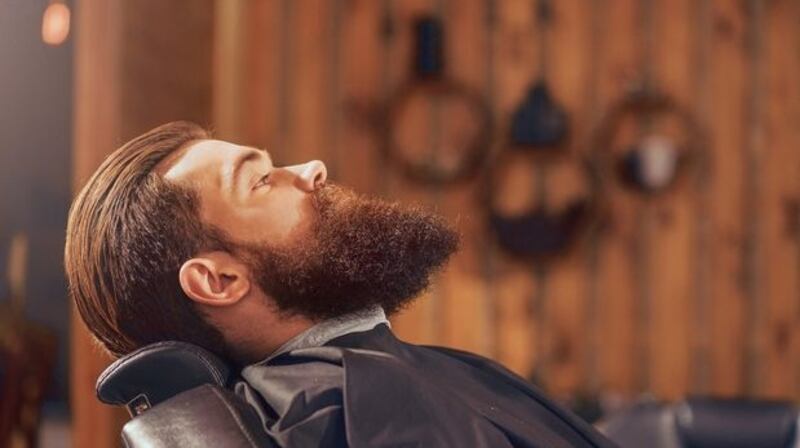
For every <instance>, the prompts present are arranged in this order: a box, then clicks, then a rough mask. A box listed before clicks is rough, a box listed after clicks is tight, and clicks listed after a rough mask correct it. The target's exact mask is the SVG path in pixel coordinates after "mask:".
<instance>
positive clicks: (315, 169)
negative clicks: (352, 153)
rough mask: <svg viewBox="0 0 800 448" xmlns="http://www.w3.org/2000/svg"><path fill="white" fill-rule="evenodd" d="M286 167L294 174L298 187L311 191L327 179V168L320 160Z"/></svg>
mask: <svg viewBox="0 0 800 448" xmlns="http://www.w3.org/2000/svg"><path fill="white" fill-rule="evenodd" d="M286 169H288V170H289V171H291V172H293V173H294V174H295V176H297V177H296V179H295V182H297V185H298V187H299V188H300V189H302V190H304V191H307V192H312V191H314V190H316V189H317V188H319V187H321V186H322V185H323V184H324V183H325V181H326V180H327V179H328V169H327V168H326V167H325V164H324V163H322V161H321V160H312V161H310V162H307V163H303V164H300V165H292V166H287V167H286Z"/></svg>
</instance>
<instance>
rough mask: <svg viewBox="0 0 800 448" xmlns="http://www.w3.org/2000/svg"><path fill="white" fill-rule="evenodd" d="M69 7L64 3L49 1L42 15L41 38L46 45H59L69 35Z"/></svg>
mask: <svg viewBox="0 0 800 448" xmlns="http://www.w3.org/2000/svg"><path fill="white" fill-rule="evenodd" d="M69 15H70V14H69V8H68V7H67V5H65V4H64V3H51V4H50V5H49V6H48V7H47V9H45V11H44V16H43V17H42V40H43V41H44V43H46V44H48V45H53V46H56V45H61V44H62V43H64V41H65V40H67V36H69Z"/></svg>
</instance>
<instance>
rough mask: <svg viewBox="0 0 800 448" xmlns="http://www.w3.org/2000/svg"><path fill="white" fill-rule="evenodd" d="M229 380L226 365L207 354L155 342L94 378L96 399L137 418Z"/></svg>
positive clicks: (172, 343) (178, 344)
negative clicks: (198, 389) (199, 388)
mask: <svg viewBox="0 0 800 448" xmlns="http://www.w3.org/2000/svg"><path fill="white" fill-rule="evenodd" d="M229 377H230V369H229V368H228V366H227V365H226V364H225V363H224V362H222V361H221V360H220V359H219V358H217V357H216V356H215V355H214V354H212V353H211V352H208V351H206V350H204V349H202V348H200V347H197V346H195V345H192V344H187V343H184V342H176V341H164V342H157V343H155V344H150V345H147V346H145V347H142V348H140V349H139V350H136V351H134V352H133V353H130V354H128V355H127V356H124V357H122V358H120V359H118V360H117V361H116V362H114V363H113V364H111V365H110V366H109V367H108V368H107V369H106V370H105V371H104V372H103V373H102V374H101V375H100V377H99V378H98V379H97V398H98V399H100V401H102V402H103V403H106V404H111V405H118V406H128V410H129V411H130V412H131V415H138V414H140V413H141V412H142V411H144V410H146V409H149V408H150V407H153V406H156V405H157V404H159V403H161V402H162V401H164V400H166V399H168V398H171V397H173V396H174V395H177V394H179V393H181V392H184V391H187V390H190V389H193V388H195V387H197V386H200V385H202V384H215V385H218V386H220V387H225V386H226V385H227V384H228V380H229V379H230V378H229ZM134 400H136V401H134ZM137 408H138V410H137Z"/></svg>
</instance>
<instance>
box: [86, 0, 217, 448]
mask: <svg viewBox="0 0 800 448" xmlns="http://www.w3.org/2000/svg"><path fill="white" fill-rule="evenodd" d="M212 18H213V3H212V1H211V0H203V1H196V0H181V1H172V2H162V1H160V0H144V1H140V0H137V1H135V2H106V1H104V0H83V1H81V2H80V4H79V5H78V10H77V20H76V30H77V36H76V39H77V40H76V45H75V48H76V62H75V132H74V139H75V140H74V147H75V149H74V152H73V160H74V162H73V180H74V181H73V188H74V190H75V191H76V192H77V191H78V190H79V189H80V188H81V187H82V186H83V184H84V183H85V182H86V181H87V180H88V178H89V177H90V176H91V174H92V173H93V172H94V170H95V169H96V168H97V167H98V166H99V165H100V163H101V162H102V160H103V159H104V158H105V157H106V156H107V155H108V154H109V153H111V152H112V151H113V150H115V149H116V148H117V147H119V145H120V144H122V143H123V142H124V141H127V140H128V139H130V138H132V137H133V136H135V135H138V134H141V133H143V132H145V131H147V130H148V129H150V128H152V127H154V126H156V125H159V124H162V123H164V122H167V121H173V120H179V119H187V120H194V121H196V122H198V123H201V124H204V125H206V124H210V123H211V122H212V118H211V103H212V102H211V92H212V89H211V85H212V76H211V61H212V55H213V52H212V48H211V45H212V42H213V38H212V35H211V31H212V30H213V26H212ZM71 334H72V341H71V354H70V364H71V375H72V377H71V397H70V401H71V406H72V446H75V447H89V448H94V447H98V448H99V447H102V448H106V447H113V446H121V439H120V430H121V428H122V424H123V423H124V422H125V421H127V420H128V414H127V412H126V411H125V410H123V409H120V408H113V407H111V406H107V405H103V404H101V403H100V402H99V401H98V400H97V398H96V396H97V394H96V392H95V383H96V381H97V377H98V375H99V374H100V373H101V372H102V371H103V369H105V367H107V366H108V365H109V364H110V363H111V362H112V359H111V358H110V357H109V356H107V355H106V354H105V353H104V352H103V351H102V349H101V348H100V345H99V344H98V343H97V342H96V341H95V340H94V339H93V338H92V336H91V335H90V334H89V332H88V331H87V330H86V328H85V326H84V324H83V322H82V320H81V319H80V317H79V316H78V314H77V311H75V312H73V317H72V332H71Z"/></svg>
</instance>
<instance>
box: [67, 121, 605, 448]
mask: <svg viewBox="0 0 800 448" xmlns="http://www.w3.org/2000/svg"><path fill="white" fill-rule="evenodd" d="M457 245H458V237H457V234H456V233H455V232H454V231H453V230H452V229H451V228H450V227H449V226H448V225H447V224H446V223H445V222H444V221H443V220H442V219H441V218H440V217H438V216H435V215H433V214H431V213H429V212H426V211H424V210H422V209H419V208H412V207H404V206H401V205H399V204H394V203H389V202H385V201H381V200H378V199H372V198H366V197H362V196H359V195H356V194H355V193H353V192H351V191H349V190H347V189H344V188H342V187H338V186H335V185H331V184H330V183H327V182H326V170H325V166H324V165H323V164H322V162H319V161H312V162H308V163H305V164H302V165H293V166H286V167H276V166H274V165H273V163H272V161H271V159H270V157H269V154H268V153H267V152H266V151H263V150H258V149H255V148H250V147H245V146H239V145H235V144H232V143H228V142H224V141H219V140H213V139H212V138H211V136H210V135H209V134H208V133H207V132H206V131H204V130H203V129H201V128H200V127H198V126H196V125H194V124H192V123H187V122H176V123H169V124H166V125H163V126H161V127H159V128H156V129H154V130H152V131H150V132H147V133H146V134H144V135H142V136H140V137H137V138H136V139H134V140H132V141H130V142H129V143H127V144H126V145H124V146H123V147H122V148H120V149H119V150H117V151H116V152H114V153H113V154H112V155H111V156H109V158H108V159H107V160H106V161H105V162H104V163H103V164H102V165H101V166H100V168H99V169H98V170H97V172H96V173H95V174H94V176H93V177H92V178H91V179H90V180H89V182H88V183H87V185H86V186H85V187H84V189H83V190H82V191H81V192H80V194H79V195H78V196H77V198H76V199H75V202H74V204H73V206H72V210H71V212H70V217H69V223H68V228H67V244H66V251H65V262H66V271H67V276H68V280H69V285H70V292H71V295H72V297H73V298H74V301H75V304H76V305H77V308H78V311H79V312H80V315H81V316H82V318H83V319H84V321H85V322H86V324H87V326H88V327H89V329H90V330H91V331H92V333H93V334H94V335H95V336H96V337H97V339H98V340H99V341H100V342H101V343H102V344H103V345H104V346H105V348H106V349H108V351H110V352H111V353H112V354H114V355H116V356H121V355H124V354H126V353H129V352H131V351H133V350H135V349H137V348H139V347H141V346H143V345H146V344H150V343H153V342H157V341H161V340H180V341H185V342H189V343H193V344H196V345H199V346H202V347H204V348H206V349H208V350H211V351H212V352H215V353H216V354H218V355H220V356H222V357H224V358H226V359H228V360H229V361H231V362H232V363H235V364H237V365H239V366H242V370H241V377H242V381H240V382H239V383H238V384H237V385H236V387H235V389H236V392H237V394H239V395H240V396H241V397H242V398H243V399H245V400H246V401H247V402H248V403H250V404H251V405H252V406H253V408H254V409H255V410H256V412H257V413H258V414H259V416H260V417H261V420H262V422H263V425H264V430H265V431H266V432H267V433H268V434H269V435H270V436H271V437H272V438H273V439H274V440H275V441H276V442H277V443H278V444H280V445H281V446H346V445H349V446H356V447H360V446H425V447H429V446H431V447H438V446H447V447H456V446H457V447H467V446H469V447H504V446H531V447H533V446H537V447H539V446H542V447H544V446H546V447H567V446H610V443H609V442H607V441H606V440H605V439H604V438H603V437H602V436H600V435H599V434H598V433H597V432H595V431H594V430H593V429H592V428H591V427H590V426H589V425H587V424H585V423H583V422H582V421H580V420H579V419H577V418H576V417H574V416H573V415H571V414H570V413H568V412H567V411H565V410H563V409H561V408H559V407H558V406H556V405H555V404H553V403H552V402H551V401H549V400H548V399H547V398H545V397H544V396H543V395H542V393H541V392H539V391H537V390H535V389H533V388H532V387H531V386H530V385H528V384H526V383H525V382H524V381H523V380H522V379H520V378H518V377H517V376H515V375H513V374H512V373H510V372H509V371H507V370H505V369H504V368H502V367H500V366H499V365H497V364H495V363H493V362H491V361H489V360H486V359H484V358H481V357H478V356H476V355H472V354H469V353H465V352H459V351H455V350H449V349H444V348H431V347H419V346H414V345H410V344H405V343H403V342H401V341H399V340H397V339H396V338H395V337H394V335H393V334H392V332H391V329H390V325H389V322H388V321H387V320H386V315H391V314H392V313H395V312H397V311H398V310H400V309H402V307H403V306H405V305H407V304H408V303H409V301H411V300H412V299H413V298H414V297H416V296H417V295H419V293H420V292H421V291H422V290H423V289H424V288H425V287H426V286H427V285H428V282H429V279H430V276H431V274H432V273H434V272H435V271H437V270H438V269H439V268H440V267H441V266H442V265H443V264H444V263H445V262H446V260H447V259H448V257H449V256H450V255H451V254H452V253H453V252H454V251H455V250H456V248H457Z"/></svg>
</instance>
